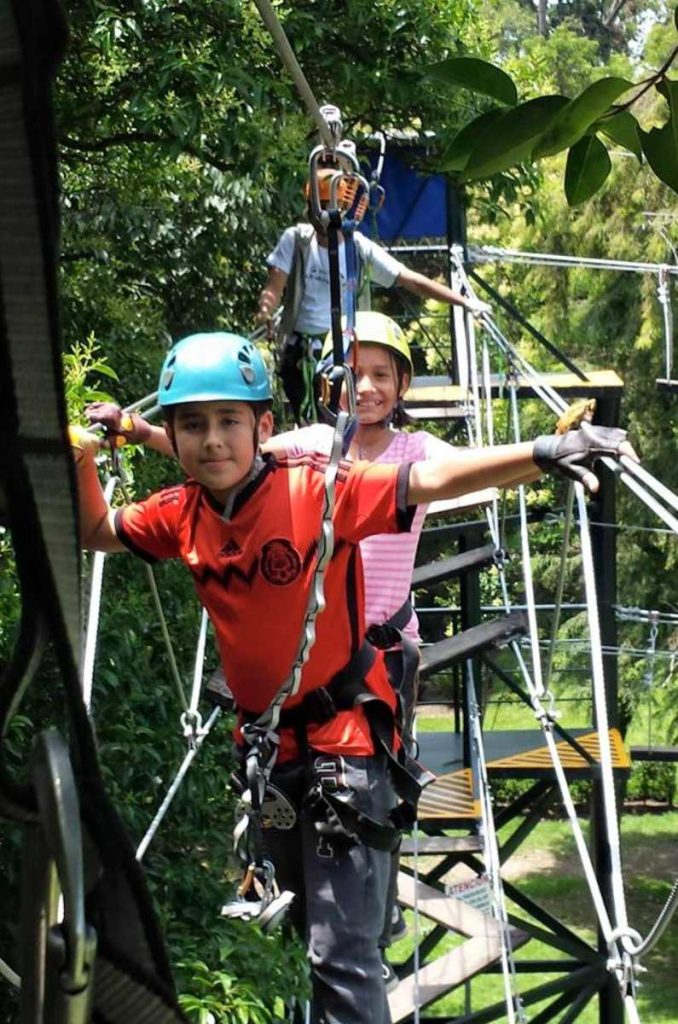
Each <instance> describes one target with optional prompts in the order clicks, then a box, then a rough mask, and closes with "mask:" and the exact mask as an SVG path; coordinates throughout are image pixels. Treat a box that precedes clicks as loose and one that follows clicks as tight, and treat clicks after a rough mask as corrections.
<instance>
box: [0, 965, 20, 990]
mask: <svg viewBox="0 0 678 1024" xmlns="http://www.w3.org/2000/svg"><path fill="white" fill-rule="evenodd" d="M0 975H2V977H3V978H4V979H5V981H8V982H9V983H10V985H13V986H14V988H21V978H20V977H19V975H18V974H17V973H16V971H13V970H12V968H11V967H10V966H9V964H6V963H5V961H4V960H2V959H0Z"/></svg>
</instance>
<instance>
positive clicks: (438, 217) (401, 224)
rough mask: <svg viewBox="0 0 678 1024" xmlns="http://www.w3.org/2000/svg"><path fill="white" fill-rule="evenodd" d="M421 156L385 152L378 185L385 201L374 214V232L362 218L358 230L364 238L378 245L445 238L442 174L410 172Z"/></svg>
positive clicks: (418, 153)
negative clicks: (373, 240)
mask: <svg viewBox="0 0 678 1024" xmlns="http://www.w3.org/2000/svg"><path fill="white" fill-rule="evenodd" d="M421 154H422V150H421V149H416V148H406V149H403V148H399V149H397V150H395V151H393V150H391V151H389V150H388V149H387V151H386V159H385V160H384V167H383V171H382V175H381V182H380V184H381V185H382V187H383V189H384V191H385V192H386V200H385V202H384V205H383V206H382V208H381V210H380V211H379V213H378V214H377V230H376V232H375V231H374V224H373V218H372V217H371V216H370V214H368V215H367V216H366V217H365V220H364V221H363V223H362V225H361V228H360V229H361V231H363V232H364V233H365V234H366V235H368V236H370V237H372V236H374V237H376V238H378V239H379V241H381V242H394V241H396V239H402V240H405V239H408V240H415V239H419V238H446V237H447V198H446V190H447V183H446V181H445V177H444V175H442V174H425V173H422V172H420V171H418V170H415V169H414V167H413V164H415V163H416V162H417V158H418V157H420V156H421ZM374 163H376V157H375V158H374Z"/></svg>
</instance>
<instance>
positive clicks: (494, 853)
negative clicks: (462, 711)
mask: <svg viewBox="0 0 678 1024" xmlns="http://www.w3.org/2000/svg"><path fill="white" fill-rule="evenodd" d="M466 685H467V689H468V708H469V717H470V723H469V724H470V727H471V735H472V737H473V744H474V749H475V754H476V762H477V767H478V781H479V784H480V797H481V805H482V821H483V860H484V862H485V868H486V870H487V872H488V874H489V876H490V880H491V883H492V895H493V910H494V916H495V918H496V920H497V921H498V922H499V924H500V928H501V965H502V980H503V984H504V1001H505V1004H506V1019H507V1021H508V1024H516V1021H518V1024H527V1018H526V1016H525V1011H524V1009H523V1004H522V1000H521V998H520V995H519V993H518V992H517V973H516V965H515V958H514V955H513V946H512V943H511V928H510V925H509V920H508V914H507V912H506V899H505V896H504V887H503V884H502V879H501V860H500V856H499V846H498V842H497V833H496V831H495V827H494V815H493V813H492V794H491V787H490V779H489V775H488V771H487V761H486V758H485V748H484V744H483V731H482V725H481V722H480V707H479V705H478V699H477V696H476V686H475V680H474V677H473V662H472V661H471V660H469V661H467V662H466Z"/></svg>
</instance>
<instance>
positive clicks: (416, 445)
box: [280, 423, 452, 642]
mask: <svg viewBox="0 0 678 1024" xmlns="http://www.w3.org/2000/svg"><path fill="white" fill-rule="evenodd" d="M333 435H334V431H333V430H332V428H331V427H329V426H327V425H326V424H324V423H316V424H313V425H312V426H310V427H302V428H301V430H292V431H290V432H289V433H286V434H281V435H280V438H281V439H282V440H283V443H284V444H285V449H286V451H287V454H288V455H293V456H294V455H302V454H304V452H309V451H310V452H313V451H317V452H322V453H323V454H324V455H329V452H330V447H331V445H332V437H333ZM450 450H452V446H451V445H449V444H447V442H446V441H441V440H440V438H439V437H434V435H433V434H429V433H427V431H425V430H417V431H415V432H414V433H412V434H410V433H407V432H406V431H403V430H397V431H393V435H392V440H391V443H390V444H389V446H388V448H386V450H385V451H383V452H382V453H381V455H378V456H377V458H376V459H375V460H374V461H375V462H388V463H400V462H421V461H424V460H426V459H436V458H437V459H441V458H445V456H446V455H447V454H449V452H450ZM427 508H428V505H420V506H419V508H418V509H417V511H416V513H415V516H414V520H413V522H412V527H411V530H410V532H409V533H394V534H379V535H377V536H374V537H367V538H366V539H365V540H363V541H361V542H360V555H361V558H362V563H363V573H364V577H365V621H366V623H367V625H368V626H372V625H375V624H377V625H380V624H381V623H383V622H386V621H387V619H389V618H390V617H391V616H392V615H393V614H394V613H395V612H397V611H398V609H399V608H400V607H401V605H403V604H404V602H405V601H406V600H407V599H408V598H409V596H410V586H411V582H412V570H413V568H414V558H415V555H416V553H417V545H418V543H419V535H420V533H421V530H422V527H423V525H424V518H425V516H426V511H427ZM403 632H404V633H405V634H406V635H407V636H409V637H411V638H412V639H413V640H415V641H417V642H419V621H418V619H417V616H416V615H415V614H414V613H413V614H412V618H411V619H410V621H409V622H408V624H407V625H406V626H405V628H404V630H403Z"/></svg>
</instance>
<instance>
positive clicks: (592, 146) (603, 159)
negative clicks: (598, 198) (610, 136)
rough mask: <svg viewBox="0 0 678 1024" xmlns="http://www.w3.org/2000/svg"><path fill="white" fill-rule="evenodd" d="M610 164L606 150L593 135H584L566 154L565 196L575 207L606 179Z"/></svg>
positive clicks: (589, 196) (592, 193)
mask: <svg viewBox="0 0 678 1024" xmlns="http://www.w3.org/2000/svg"><path fill="white" fill-rule="evenodd" d="M611 168H612V163H611V161H610V157H609V155H608V152H607V149H606V148H605V146H604V145H603V143H602V142H601V141H600V139H598V138H597V137H596V136H595V135H585V136H584V138H583V139H580V140H579V142H576V143H575V144H574V146H573V147H572V149H571V150H570V152H569V153H568V154H567V166H566V167H565V195H566V196H567V201H568V203H569V205H570V206H577V205H578V204H579V203H583V202H585V201H586V200H587V199H590V198H591V196H592V195H594V194H595V193H596V192H597V191H598V189H599V188H600V186H601V185H602V184H603V182H604V181H605V179H606V178H607V176H608V174H609V173H610V170H611Z"/></svg>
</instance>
